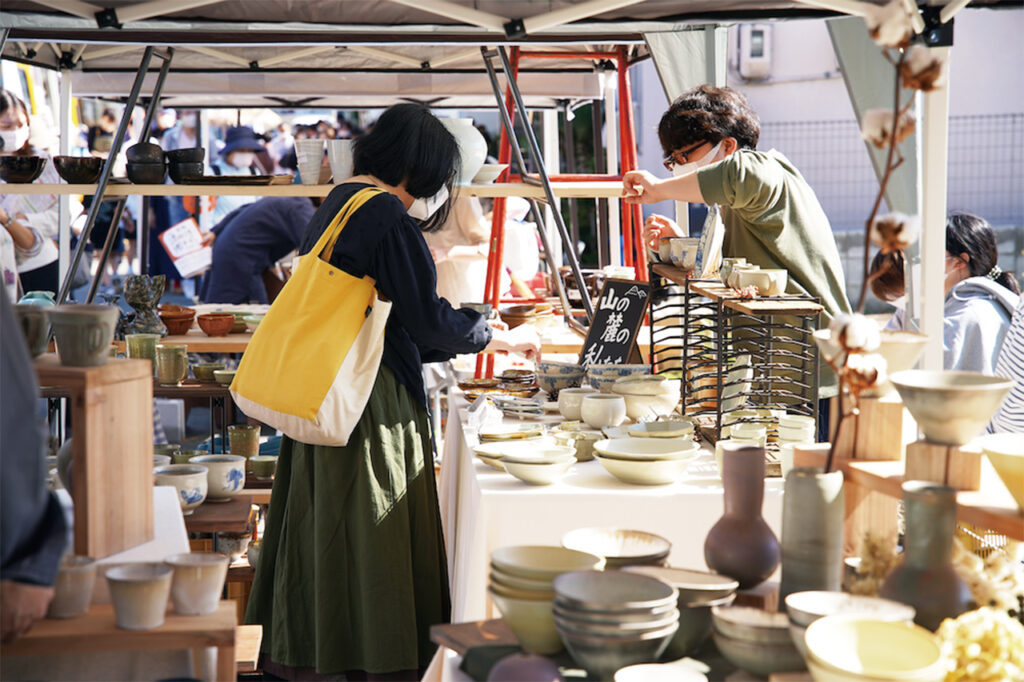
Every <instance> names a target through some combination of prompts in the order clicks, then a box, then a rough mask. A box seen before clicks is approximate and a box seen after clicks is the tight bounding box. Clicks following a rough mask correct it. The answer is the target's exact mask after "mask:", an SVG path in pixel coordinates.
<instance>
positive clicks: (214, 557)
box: [164, 552, 229, 616]
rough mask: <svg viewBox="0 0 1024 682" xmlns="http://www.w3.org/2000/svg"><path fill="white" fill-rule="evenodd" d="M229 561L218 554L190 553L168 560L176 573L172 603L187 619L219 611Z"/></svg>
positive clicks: (172, 590) (172, 589) (172, 582)
mask: <svg viewBox="0 0 1024 682" xmlns="http://www.w3.org/2000/svg"><path fill="white" fill-rule="evenodd" d="M228 561H229V559H228V557H227V556H226V555H224V554H220V553H217V552H189V553H187V554H175V555H173V556H169V557H167V558H166V559H164V563H166V564H167V565H168V566H170V567H171V568H172V569H174V577H173V579H172V580H171V603H172V604H174V612H175V613H180V614H181V615H183V616H205V615H207V614H210V613H213V612H214V611H216V610H217V604H219V603H220V593H221V591H222V590H223V589H224V579H225V578H227V575H228Z"/></svg>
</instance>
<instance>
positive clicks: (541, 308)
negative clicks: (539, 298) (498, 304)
mask: <svg viewBox="0 0 1024 682" xmlns="http://www.w3.org/2000/svg"><path fill="white" fill-rule="evenodd" d="M498 315H499V316H500V317H501V321H502V322H504V323H505V324H507V325H508V328H509V329H513V328H515V327H518V326H519V325H521V324H526V323H530V324H534V323H536V322H538V321H540V319H541V318H548V319H551V318H553V317H554V308H553V307H552V305H551V304H550V303H524V304H520V305H510V306H506V307H504V308H502V309H501V310H499V311H498Z"/></svg>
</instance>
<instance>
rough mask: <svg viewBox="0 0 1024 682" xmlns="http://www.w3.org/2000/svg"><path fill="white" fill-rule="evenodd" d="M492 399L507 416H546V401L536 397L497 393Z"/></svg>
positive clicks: (521, 417) (522, 417)
mask: <svg viewBox="0 0 1024 682" xmlns="http://www.w3.org/2000/svg"><path fill="white" fill-rule="evenodd" d="M491 401H492V402H493V403H494V404H495V405H496V406H497V408H498V409H499V410H501V412H502V414H504V415H505V416H506V417H514V418H516V419H524V418H533V419H536V418H538V417H543V416H544V401H542V400H537V399H535V398H518V397H515V396H504V395H495V396H492V397H491Z"/></svg>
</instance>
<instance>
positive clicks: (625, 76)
mask: <svg viewBox="0 0 1024 682" xmlns="http://www.w3.org/2000/svg"><path fill="white" fill-rule="evenodd" d="M520 58H531V59H591V60H592V59H608V60H613V61H615V63H616V70H617V72H618V79H619V83H618V91H619V100H618V105H619V167H620V169H621V173H620V174H617V175H616V174H614V173H610V174H602V175H583V174H556V175H551V176H549V179H550V180H552V181H558V182H595V181H602V180H603V181H607V180H621V179H622V176H623V174H625V173H626V172H627V171H631V170H635V169H636V167H637V154H636V128H635V126H634V123H633V100H632V92H631V88H630V84H629V50H628V48H626V47H625V46H620V47H618V48H617V49H616V50H615V52H545V51H529V50H527V51H524V50H521V49H520V48H518V47H513V48H512V50H511V55H510V63H511V67H512V74H511V77H512V78H518V75H519V60H520ZM505 109H506V110H507V111H508V114H509V119H510V120H511V121H512V122H513V123H514V122H515V108H514V104H513V101H512V91H511V89H510V88H509V87H508V86H506V88H505ZM511 158H512V143H511V140H509V137H508V134H507V133H506V132H505V129H504V126H503V127H502V130H501V140H500V142H499V143H498V163H509V162H510V160H511ZM497 181H498V182H515V181H520V182H521V181H522V177H521V176H520V175H519V174H512V173H510V172H509V170H508V169H505V170H504V171H502V174H501V175H500V176H499V177H498V180H497ZM505 203H506V200H505V198H504V197H496V198H495V199H494V210H493V212H492V220H491V240H490V251H489V253H488V255H487V279H486V281H485V283H484V301H485V302H488V303H490V304H491V306H493V308H494V310H498V305H499V303H500V302H501V268H502V254H503V253H504V249H505ZM621 215H622V223H621V233H622V250H623V262H624V263H625V264H626V265H627V266H632V267H633V268H634V269H635V270H636V276H637V278H638V279H641V280H646V279H647V254H646V251H645V249H644V245H643V238H642V232H643V214H642V213H641V210H640V206H639V204H626V203H623V204H622V212H621ZM537 227H538V229H544V226H543V225H538V226H537ZM613 247H614V245H613ZM552 274H553V275H554V276H558V275H557V273H552ZM523 300H525V299H523ZM484 357H485V356H483V355H478V356H477V359H476V376H477V377H480V376H481V375H482V373H484V372H486V376H488V377H491V376H493V375H494V356H493V355H487V356H486V360H484Z"/></svg>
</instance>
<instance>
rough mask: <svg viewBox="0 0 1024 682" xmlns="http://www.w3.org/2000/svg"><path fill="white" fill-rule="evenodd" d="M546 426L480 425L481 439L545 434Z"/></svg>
mask: <svg viewBox="0 0 1024 682" xmlns="http://www.w3.org/2000/svg"><path fill="white" fill-rule="evenodd" d="M543 433H544V427H542V426H538V425H526V424H491V425H487V426H482V427H480V431H479V432H478V433H477V435H478V436H479V437H480V440H490V441H496V440H522V439H523V438H536V437H538V436H541V435H543Z"/></svg>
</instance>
